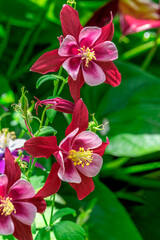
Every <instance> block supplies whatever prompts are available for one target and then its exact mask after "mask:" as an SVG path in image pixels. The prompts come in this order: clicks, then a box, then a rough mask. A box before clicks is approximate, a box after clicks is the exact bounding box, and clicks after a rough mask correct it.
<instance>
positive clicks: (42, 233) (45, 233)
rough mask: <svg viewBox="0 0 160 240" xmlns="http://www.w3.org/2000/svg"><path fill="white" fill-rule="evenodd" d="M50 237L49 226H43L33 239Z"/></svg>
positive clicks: (44, 239) (47, 239)
mask: <svg viewBox="0 0 160 240" xmlns="http://www.w3.org/2000/svg"><path fill="white" fill-rule="evenodd" d="M49 239H50V228H49V227H45V228H43V229H41V230H40V231H39V232H38V234H37V235H36V237H35V240H49Z"/></svg>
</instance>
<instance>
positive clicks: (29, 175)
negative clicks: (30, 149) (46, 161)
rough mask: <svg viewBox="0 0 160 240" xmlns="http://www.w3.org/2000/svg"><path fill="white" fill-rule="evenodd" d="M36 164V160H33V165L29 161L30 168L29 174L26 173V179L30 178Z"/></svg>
mask: <svg viewBox="0 0 160 240" xmlns="http://www.w3.org/2000/svg"><path fill="white" fill-rule="evenodd" d="M36 162H37V158H34V160H33V163H32V159H31V166H30V169H29V172H28V177H29V178H30V177H31V175H32V173H33V171H34V167H35V164H36Z"/></svg>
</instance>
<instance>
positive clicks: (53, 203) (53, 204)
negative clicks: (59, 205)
mask: <svg viewBox="0 0 160 240" xmlns="http://www.w3.org/2000/svg"><path fill="white" fill-rule="evenodd" d="M55 196H56V195H55V194H54V195H53V196H52V208H51V215H50V221H49V226H51V225H52V215H53V210H54V206H55Z"/></svg>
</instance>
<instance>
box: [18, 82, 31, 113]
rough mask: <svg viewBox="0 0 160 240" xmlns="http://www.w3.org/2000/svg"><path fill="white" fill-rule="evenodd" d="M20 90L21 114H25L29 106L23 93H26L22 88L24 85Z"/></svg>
mask: <svg viewBox="0 0 160 240" xmlns="http://www.w3.org/2000/svg"><path fill="white" fill-rule="evenodd" d="M21 91H22V96H21V97H20V100H19V104H20V109H21V111H22V113H23V115H24V116H26V115H27V110H28V108H29V104H28V99H27V97H26V95H25V94H26V93H27V91H25V90H24V87H22V89H21Z"/></svg>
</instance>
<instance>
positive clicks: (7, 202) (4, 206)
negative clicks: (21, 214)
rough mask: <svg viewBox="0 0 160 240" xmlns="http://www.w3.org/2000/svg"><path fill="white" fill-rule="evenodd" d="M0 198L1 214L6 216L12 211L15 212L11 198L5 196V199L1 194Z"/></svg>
mask: <svg viewBox="0 0 160 240" xmlns="http://www.w3.org/2000/svg"><path fill="white" fill-rule="evenodd" d="M0 198H1V200H0V202H1V204H0V210H1V215H5V216H8V215H11V214H12V212H14V213H16V209H15V208H14V205H13V203H12V202H11V200H12V198H9V197H7V198H6V199H5V198H2V197H1V196H0Z"/></svg>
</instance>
